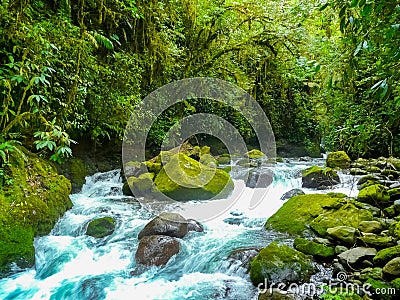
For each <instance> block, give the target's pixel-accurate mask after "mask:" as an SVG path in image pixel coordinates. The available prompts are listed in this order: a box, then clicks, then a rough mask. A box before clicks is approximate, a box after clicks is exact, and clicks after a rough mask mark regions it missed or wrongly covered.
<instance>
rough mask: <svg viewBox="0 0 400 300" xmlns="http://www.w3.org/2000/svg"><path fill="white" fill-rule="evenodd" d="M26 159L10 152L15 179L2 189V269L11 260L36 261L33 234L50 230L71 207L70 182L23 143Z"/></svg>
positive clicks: (26, 264) (3, 270) (27, 263)
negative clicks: (28, 149)
mask: <svg viewBox="0 0 400 300" xmlns="http://www.w3.org/2000/svg"><path fill="white" fill-rule="evenodd" d="M21 151H23V152H24V153H25V155H26V157H27V159H26V160H24V159H23V158H22V156H20V155H19V154H17V153H16V152H14V153H12V154H11V155H10V163H11V167H10V168H9V170H7V171H8V172H9V174H10V176H11V177H12V178H13V183H12V184H11V185H9V186H4V187H2V188H1V189H0V273H3V274H5V273H6V272H8V271H9V267H8V265H9V263H11V262H16V263H17V265H19V266H20V267H29V266H32V265H33V262H34V248H33V237H34V236H41V235H46V234H48V233H49V232H50V231H51V229H53V227H54V225H55V223H56V222H57V220H58V219H59V218H60V217H61V216H62V215H63V214H64V213H65V211H67V210H68V209H70V208H71V207H72V202H71V200H70V198H69V194H70V192H71V183H70V181H69V180H67V179H66V178H65V177H64V176H61V175H58V173H57V170H56V168H55V167H54V165H52V164H51V163H50V162H48V161H46V160H44V159H42V158H40V157H38V156H37V155H35V154H33V153H30V152H29V151H27V150H26V149H25V148H23V147H21Z"/></svg>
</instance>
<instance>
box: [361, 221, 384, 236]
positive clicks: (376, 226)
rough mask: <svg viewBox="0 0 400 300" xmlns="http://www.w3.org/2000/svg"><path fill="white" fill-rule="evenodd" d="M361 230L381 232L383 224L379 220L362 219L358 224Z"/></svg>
mask: <svg viewBox="0 0 400 300" xmlns="http://www.w3.org/2000/svg"><path fill="white" fill-rule="evenodd" d="M358 229H359V230H360V231H361V232H366V233H380V232H381V231H382V229H383V228H382V224H381V223H380V222H378V221H362V222H360V225H359V226H358Z"/></svg>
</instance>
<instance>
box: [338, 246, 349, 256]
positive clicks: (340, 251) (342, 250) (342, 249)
mask: <svg viewBox="0 0 400 300" xmlns="http://www.w3.org/2000/svg"><path fill="white" fill-rule="evenodd" d="M347 250H349V248H347V247H345V246H339V245H337V246H336V247H335V253H336V254H340V253H343V252H345V251H347Z"/></svg>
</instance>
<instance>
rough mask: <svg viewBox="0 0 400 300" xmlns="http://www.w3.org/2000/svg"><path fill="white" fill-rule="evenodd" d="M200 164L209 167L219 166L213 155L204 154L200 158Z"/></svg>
mask: <svg viewBox="0 0 400 300" xmlns="http://www.w3.org/2000/svg"><path fill="white" fill-rule="evenodd" d="M200 163H202V164H203V165H206V166H208V167H216V166H218V161H217V160H216V159H215V158H214V157H213V156H212V155H211V154H204V155H202V156H201V157H200Z"/></svg>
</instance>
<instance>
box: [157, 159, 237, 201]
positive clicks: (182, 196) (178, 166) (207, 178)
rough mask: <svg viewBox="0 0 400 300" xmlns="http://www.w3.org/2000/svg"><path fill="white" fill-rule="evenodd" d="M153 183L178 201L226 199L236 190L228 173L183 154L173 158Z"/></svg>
mask: <svg viewBox="0 0 400 300" xmlns="http://www.w3.org/2000/svg"><path fill="white" fill-rule="evenodd" d="M154 183H155V185H156V187H157V189H158V190H159V191H160V192H161V193H163V194H165V195H166V196H168V197H171V198H172V199H175V200H204V199H211V198H213V197H216V198H226V197H227V196H228V195H229V194H230V193H231V192H232V190H233V187H234V185H233V181H232V179H231V178H230V176H229V174H228V173H226V172H224V171H222V170H219V169H216V168H210V167H208V166H205V165H203V164H201V163H200V162H198V161H196V160H194V159H192V158H190V157H188V156H187V155H185V154H183V153H178V154H174V155H172V156H171V157H170V159H169V161H168V163H167V164H166V165H165V166H164V167H163V169H162V170H161V171H160V172H159V173H158V175H157V177H156V179H155V180H154Z"/></svg>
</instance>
